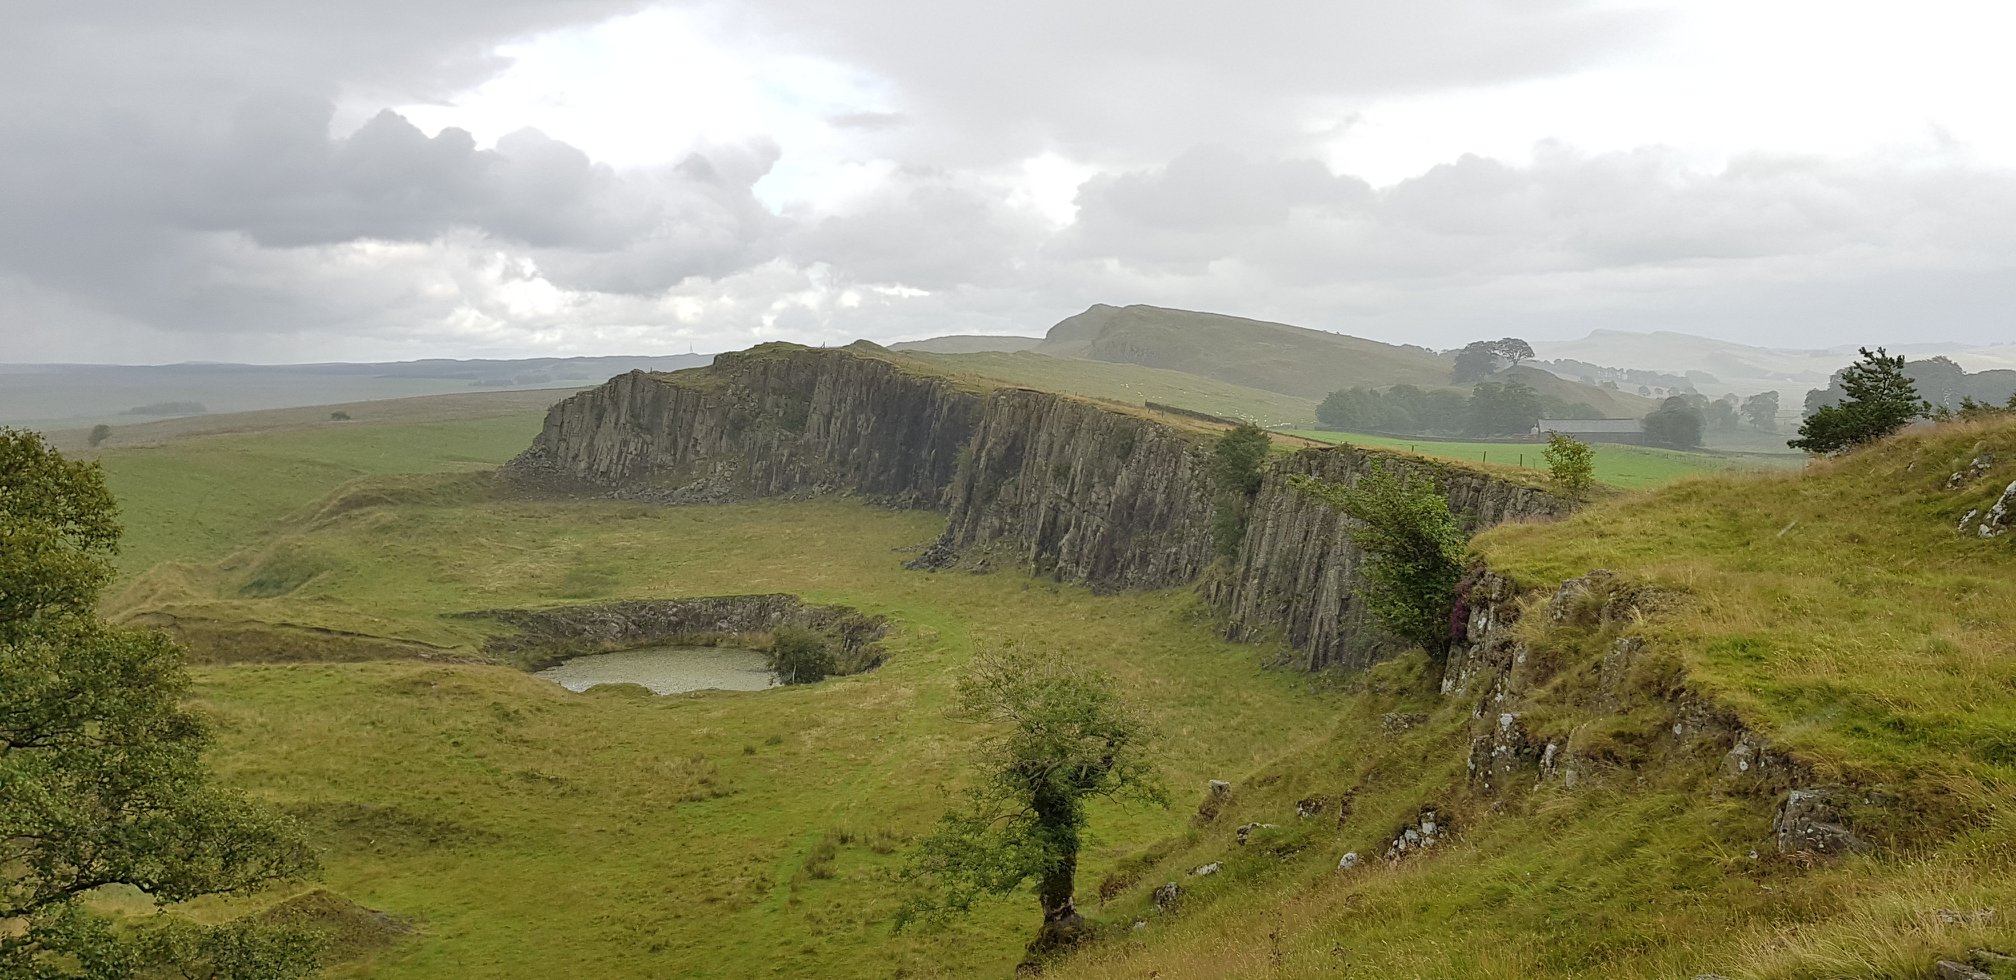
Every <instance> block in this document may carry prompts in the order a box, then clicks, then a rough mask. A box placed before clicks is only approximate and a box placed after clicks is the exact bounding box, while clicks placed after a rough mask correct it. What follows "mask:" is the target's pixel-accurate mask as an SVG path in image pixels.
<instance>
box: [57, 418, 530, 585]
mask: <svg viewBox="0 0 2016 980" xmlns="http://www.w3.org/2000/svg"><path fill="white" fill-rule="evenodd" d="M563 394H564V392H539V393H533V392H523V393H515V392H514V393H508V394H498V395H443V396H438V397H429V398H410V399H400V400H396V401H386V402H373V403H366V404H361V405H358V406H352V407H350V409H351V412H352V414H353V416H355V418H354V419H353V420H352V421H349V422H331V421H328V418H329V411H330V409H329V407H327V406H325V407H321V408H315V409H279V410H274V411H269V412H245V413H240V414H237V415H217V416H207V417H204V418H202V419H200V420H198V419H190V420H177V421H176V422H167V423H157V425H156V426H152V427H146V428H147V430H148V431H145V432H139V433H135V434H133V435H131V436H130V437H129V438H131V439H132V440H133V441H134V442H136V443H138V445H133V446H129V447H125V448H121V447H119V445H118V440H117V439H115V440H114V441H113V442H112V443H111V444H110V445H108V446H107V447H106V448H105V449H103V450H101V451H100V452H99V453H97V454H96V455H97V458H98V460H99V461H100V462H101V463H103V464H104V467H105V472H106V478H107V479H108V480H109V481H110V483H111V485H112V489H113V491H114V492H115V493H117V494H118V495H119V498H120V500H121V506H122V515H123V517H124V520H125V524H126V536H125V539H124V541H123V542H122V549H121V554H120V557H119V570H120V574H121V577H122V578H125V579H130V578H132V577H133V576H134V575H137V574H138V573H140V572H142V571H144V570H146V569H148V568H150V567H152V566H154V565H156V564H158V563H160V562H164V561H170V560H182V561H207V560H213V559H216V558H220V557H222V556H223V555H225V554H227V553H228V552H230V551H232V550H233V549H235V548H238V547H240V546H241V545H244V544H246V543H248V542H249V541H251V540H252V539H254V538H255V537H256V536H257V535H258V534H260V533H262V532H263V531H265V530H266V529H267V528H268V527H269V526H270V525H272V524H273V523H274V522H275V521H278V520H279V519H280V518H282V517H285V516H287V515H288V514H291V513H292V512H294V511H295V510H298V509H300V508H301V507H304V506H306V505H307V504H309V503H311V502H313V501H315V500H316V499H317V498H320V497H322V496H324V495H326V494H328V493H330V492H331V491H333V490H335V489H336V487H337V486H339V485H341V484H342V483H343V482H344V481H347V480H351V479H355V478H357V477H360V476H367V475H373V474H387V473H435V472H443V471H451V470H468V469H472V468H479V467H483V466H492V465H495V464H497V463H501V462H503V461H504V460H506V459H509V458H511V456H512V455H514V454H516V453H517V452H518V451H520V450H522V449H524V448H525V446H526V444H527V443H529V442H531V440H532V436H533V435H534V434H535V433H537V432H538V431H539V424H540V422H541V421H542V419H543V418H544V415H545V406H546V405H548V404H550V403H551V402H552V401H553V400H556V399H557V398H558V397H561V396H562V395H563ZM136 428H141V427H136Z"/></svg>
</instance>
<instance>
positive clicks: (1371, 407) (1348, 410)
mask: <svg viewBox="0 0 2016 980" xmlns="http://www.w3.org/2000/svg"><path fill="white" fill-rule="evenodd" d="M1378 399H1379V393H1378V392H1376V391H1373V390H1371V389H1369V388H1351V389H1348V390H1341V391H1333V392H1331V393H1329V394H1328V395H1325V396H1323V400H1322V401H1321V402H1320V403H1318V404H1317V405H1316V425H1317V427H1318V428H1323V429H1329V430H1330V431H1332V432H1350V431H1354V430H1359V429H1374V428H1378V426H1377V425H1376V424H1374V422H1373V418H1374V416H1375V415H1376V414H1377V411H1378V408H1377V404H1378Z"/></svg>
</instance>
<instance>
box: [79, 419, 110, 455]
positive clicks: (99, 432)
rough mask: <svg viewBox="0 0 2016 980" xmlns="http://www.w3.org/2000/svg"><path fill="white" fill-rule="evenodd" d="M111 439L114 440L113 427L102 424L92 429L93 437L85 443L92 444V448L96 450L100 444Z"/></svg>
mask: <svg viewBox="0 0 2016 980" xmlns="http://www.w3.org/2000/svg"><path fill="white" fill-rule="evenodd" d="M110 438H112V427H111V426H109V425H104V424H102V423H101V424H99V425H94V426H92V427H91V435H90V436H89V437H87V438H86V440H85V441H87V442H89V443H90V444H91V448H93V449H96V448H98V444H99V443H102V442H104V441H105V440H107V439H110Z"/></svg>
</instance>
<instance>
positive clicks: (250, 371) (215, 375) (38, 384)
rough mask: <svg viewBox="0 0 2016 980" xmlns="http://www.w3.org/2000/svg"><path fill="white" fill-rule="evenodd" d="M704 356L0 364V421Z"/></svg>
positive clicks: (408, 392)
mask: <svg viewBox="0 0 2016 980" xmlns="http://www.w3.org/2000/svg"><path fill="white" fill-rule="evenodd" d="M710 357H711V355H707V354H674V355H668V356H637V357H539V358H526V359H519V360H446V359H434V360H420V361H390V362H383V363H356V364H163V365H117V364H0V425H14V426H26V427H29V428H36V429H42V430H45V431H46V430H53V429H70V428H86V429H88V428H90V427H91V426H92V425H94V424H97V423H101V422H102V423H109V424H111V425H113V426H119V425H122V424H123V423H127V422H131V421H133V419H134V416H133V415H132V414H130V412H131V410H133V409H135V408H139V407H149V406H160V405H163V404H171V405H172V404H175V403H180V404H181V405H182V406H183V407H198V406H200V407H201V408H203V409H207V410H208V411H209V412H211V413H225V412H250V411H261V410H265V409H275V408H294V407H307V406H317V405H335V404H340V403H348V402H361V401H370V400H378V399H386V398H406V397H412V396H419V395H435V394H447V393H454V392H472V391H482V390H486V389H489V390H496V389H518V390H525V389H539V388H571V387H580V386H583V385H592V384H600V383H601V382H602V381H603V380H605V379H607V378H609V377H610V376H612V375H616V374H621V373H623V372H625V371H631V370H645V371H673V370H678V369H680V368H687V367H696V366H699V365H703V364H706V363H707V362H708V360H709V359H710ZM174 414H184V413H174ZM187 414H195V413H194V412H189V413H187Z"/></svg>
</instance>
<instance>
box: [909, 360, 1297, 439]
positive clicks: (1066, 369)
mask: <svg viewBox="0 0 2016 980" xmlns="http://www.w3.org/2000/svg"><path fill="white" fill-rule="evenodd" d="M903 356H904V357H905V358H909V359H912V360H915V361H917V362H919V363H922V364H924V365H927V366H929V367H930V368H931V369H933V370H936V371H942V372H945V373H948V374H963V375H970V376H974V377H980V378H988V379H992V380H995V381H1005V382H1008V383H1010V384H1017V385H1026V386H1028V387H1031V388H1041V389H1043V390H1045V391H1061V392H1068V393H1070V394H1074V395H1085V396H1087V397H1090V398H1104V399H1107V400H1109V401H1116V402H1124V403H1127V404H1130V405H1140V404H1142V403H1144V402H1159V403H1162V404H1165V405H1177V406H1180V407H1183V408H1187V409H1190V410H1191V411H1195V412H1204V413H1207V414H1210V415H1218V416H1222V417H1225V418H1234V419H1243V420H1247V421H1253V422H1256V423H1258V424H1261V425H1281V424H1286V423H1298V424H1299V423H1306V422H1308V421H1309V420H1310V419H1313V418H1315V417H1316V403H1315V402H1314V401H1312V400H1310V399H1307V398H1298V397H1296V396H1294V395H1283V394H1279V393H1277V392H1272V391H1262V390H1260V389H1258V388H1247V387H1243V386H1241V385H1236V384H1231V383H1229V382H1225V381H1214V380H1212V379H1210V378H1205V377H1200V376H1198V375H1194V374H1185V373H1183V372H1181V371H1165V370H1162V369H1160V368H1151V367H1142V366H1141V365H1139V364H1115V363H1110V362H1106V361H1085V360H1078V359H1076V358H1063V357H1050V356H1047V355H1043V354H1033V353H1029V352H1026V351H1025V352H1017V353H1013V354H1005V353H983V354H926V353H921V352H905V353H904V354H903Z"/></svg>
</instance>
